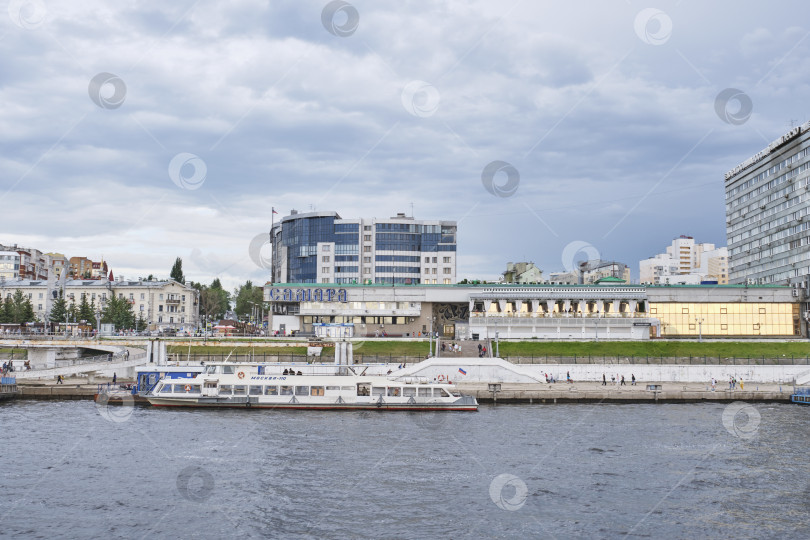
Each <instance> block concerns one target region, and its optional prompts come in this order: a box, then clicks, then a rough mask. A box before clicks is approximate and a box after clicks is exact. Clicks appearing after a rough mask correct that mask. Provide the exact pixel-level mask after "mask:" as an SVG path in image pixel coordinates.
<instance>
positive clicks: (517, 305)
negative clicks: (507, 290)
mask: <svg viewBox="0 0 810 540" xmlns="http://www.w3.org/2000/svg"><path fill="white" fill-rule="evenodd" d="M521 309H523V300H515V313H520V310H521Z"/></svg>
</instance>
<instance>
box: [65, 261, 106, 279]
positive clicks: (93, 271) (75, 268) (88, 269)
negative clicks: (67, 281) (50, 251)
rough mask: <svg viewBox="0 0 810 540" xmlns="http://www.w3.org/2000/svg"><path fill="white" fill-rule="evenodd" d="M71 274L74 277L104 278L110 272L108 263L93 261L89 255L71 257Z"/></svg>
mask: <svg viewBox="0 0 810 540" xmlns="http://www.w3.org/2000/svg"><path fill="white" fill-rule="evenodd" d="M69 264H70V276H71V277H73V278H74V279H103V278H106V277H107V275H108V274H109V273H110V269H109V268H108V267H107V263H106V262H104V261H103V260H102V261H91V260H90V259H88V258H87V257H71V258H70V262H69Z"/></svg>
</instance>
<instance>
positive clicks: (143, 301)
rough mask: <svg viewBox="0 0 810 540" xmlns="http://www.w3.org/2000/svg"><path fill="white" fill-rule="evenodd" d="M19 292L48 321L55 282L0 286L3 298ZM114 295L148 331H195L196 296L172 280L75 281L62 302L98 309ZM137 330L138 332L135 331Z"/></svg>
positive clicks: (69, 284)
mask: <svg viewBox="0 0 810 540" xmlns="http://www.w3.org/2000/svg"><path fill="white" fill-rule="evenodd" d="M17 289H19V290H21V291H22V292H23V294H25V295H27V296H28V298H29V300H31V303H32V304H33V306H34V312H35V313H36V316H37V318H38V319H39V320H40V321H46V320H47V319H48V318H49V314H50V310H51V307H52V305H53V301H54V300H55V299H56V298H57V297H58V294H59V292H58V291H59V289H60V286H59V285H57V284H56V281H55V280H51V281H50V283H49V282H48V281H42V280H11V281H4V282H0V294H1V295H2V296H3V297H4V298H8V297H11V296H13V295H14V292H15V291H16V290H17ZM112 295H116V296H117V297H119V298H124V299H126V300H127V301H128V302H129V303H130V304H132V311H133V312H134V313H135V317H136V319H138V318H140V317H141V316H142V317H143V319H144V320H145V321H146V322H147V325H148V328H147V329H149V330H156V329H160V328H177V329H180V330H187V331H190V330H195V329H196V328H197V326H198V324H199V312H200V309H199V293H198V291H197V290H196V289H194V288H193V287H190V286H188V285H183V284H181V283H178V282H176V281H174V280H167V281H123V280H122V281H113V282H109V281H106V280H101V279H97V280H77V279H72V280H68V281H66V282H65V299H66V300H67V302H68V304H71V303H75V304H76V306H78V305H79V304H80V303H81V300H82V296H85V297H86V298H87V301H88V302H90V303H92V304H95V307H96V309H100V308H101V306H103V305H104V304H105V303H106V302H107V300H108V299H109V298H110V297H112ZM139 330H140V328H139Z"/></svg>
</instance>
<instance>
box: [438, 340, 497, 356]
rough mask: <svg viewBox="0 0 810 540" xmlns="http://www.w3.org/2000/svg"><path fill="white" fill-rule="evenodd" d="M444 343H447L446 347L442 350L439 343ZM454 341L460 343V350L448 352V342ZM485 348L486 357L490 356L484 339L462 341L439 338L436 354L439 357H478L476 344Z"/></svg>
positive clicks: (489, 349) (488, 347)
mask: <svg viewBox="0 0 810 540" xmlns="http://www.w3.org/2000/svg"><path fill="white" fill-rule="evenodd" d="M442 343H444V344H446V345H447V348H446V349H445V350H444V351H442V348H441V344H442ZM451 343H455V344H457V345H461V352H450V344H451ZM479 343H480V344H481V346H483V347H486V348H487V357H489V358H491V357H492V354H491V348H490V346H489V344H488V343H487V342H486V341H485V340H481V341H471V340H464V341H456V340H452V339H441V340H440V341H439V348H438V354H437V356H438V357H439V358H478V344H479Z"/></svg>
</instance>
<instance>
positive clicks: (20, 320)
mask: <svg viewBox="0 0 810 540" xmlns="http://www.w3.org/2000/svg"><path fill="white" fill-rule="evenodd" d="M10 301H11V306H10V309H9V308H8V307H7V306H4V307H5V309H6V310H7V313H8V312H10V315H11V317H10V319H11V320H10V321H8V322H10V323H14V324H24V323H27V322H34V321H35V320H36V314H35V313H34V305H33V304H32V303H31V300H30V299H29V298H28V296H27V295H25V294H24V293H23V292H22V291H21V290H20V289H17V290H16V291H14V296H12V298H11V300H10ZM8 303H9V299H8V298H7V299H6V304H8Z"/></svg>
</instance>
